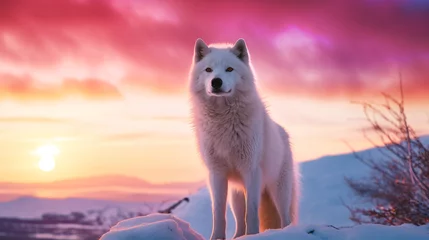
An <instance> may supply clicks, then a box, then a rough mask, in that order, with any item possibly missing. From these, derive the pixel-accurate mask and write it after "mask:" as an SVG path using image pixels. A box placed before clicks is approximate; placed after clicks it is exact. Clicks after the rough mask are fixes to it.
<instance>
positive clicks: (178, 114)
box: [0, 0, 429, 195]
mask: <svg viewBox="0 0 429 240" xmlns="http://www.w3.org/2000/svg"><path fill="white" fill-rule="evenodd" d="M422 2H423V1H417V0H415V1H414V0H410V1H402V0H392V1H367V0H357V1H343V0H328V1H274V0H268V1H223V0H222V1H197V0H190V1H155V0H137V1H116V0H86V1H81V0H63V1H57V0H40V1H26V0H3V1H0V146H1V149H2V150H1V151H0V165H1V167H0V183H1V182H7V183H9V182H12V183H15V182H19V183H23V184H24V183H25V184H30V185H31V184H35V185H37V184H39V183H46V182H53V181H62V180H64V179H81V178H87V177H92V176H117V175H121V176H122V175H127V176H132V177H138V178H140V179H144V180H146V181H148V182H151V183H159V184H164V183H168V182H197V181H201V180H203V179H204V177H205V175H206V172H205V169H204V168H203V165H202V163H201V160H200V157H199V155H198V151H197V148H196V142H195V139H194V135H193V131H192V125H191V120H190V118H189V116H190V115H189V112H190V108H189V95H188V77H187V75H188V72H189V68H190V65H191V62H192V55H193V48H194V43H195V40H196V39H197V38H202V39H203V40H204V41H205V42H206V43H214V42H235V41H236V40H237V39H238V38H244V39H245V40H246V43H247V45H248V48H249V51H250V55H251V61H252V65H253V68H254V69H255V71H256V76H257V85H258V88H259V91H260V93H261V95H262V97H263V99H264V101H265V102H266V104H267V106H268V108H269V113H270V114H271V115H272V117H273V119H274V120H275V121H277V122H278V123H279V124H281V125H282V126H284V127H285V129H286V130H287V131H288V132H289V133H290V136H291V141H292V144H293V151H294V157H295V158H296V159H297V161H307V160H312V159H315V158H318V157H320V156H324V155H331V154H338V153H344V152H349V151H350V147H349V146H353V148H355V149H364V148H367V147H370V146H371V144H370V143H369V142H368V141H367V140H366V139H365V138H364V137H363V134H362V129H364V128H365V127H367V126H368V125H367V122H366V121H365V119H364V117H365V116H364V113H363V111H362V108H361V107H360V106H359V105H356V104H352V103H351V102H352V101H383V99H382V98H381V97H380V96H381V95H380V93H381V92H387V93H390V94H392V95H394V96H396V97H397V96H399V89H398V75H399V72H401V74H402V77H403V81H404V91H405V97H406V99H405V101H406V111H407V114H408V115H409V121H410V123H411V124H412V125H413V126H414V127H415V128H416V130H417V132H418V133H419V134H428V133H429V131H428V130H429V123H428V119H429V107H428V106H429V67H428V66H429V28H428V27H427V23H428V22H429V8H428V6H429V5H428V4H424V3H422ZM228 9H229V10H228ZM47 143H48V144H47ZM33 151H36V157H35V156H34V155H31V154H29V153H31V152H33ZM60 151H61V154H59V153H60ZM41 170H42V171H41ZM47 172H49V173H47ZM103 179H104V178H103ZM109 179H110V178H109ZM103 181H105V182H108V181H107V180H106V179H104V180H103ZM113 182H114V181H113ZM99 185H100V186H104V185H105V183H104V182H103V183H100V184H99ZM6 186H9V185H6ZM40 186H41V185H37V187H34V186H33V185H31V187H29V188H25V189H24V188H23V189H24V190H22V191H21V190H19V191H20V192H19V193H20V194H21V193H24V194H33V195H37V194H41V193H42V192H43V193H45V191H46V189H41V188H40ZM59 189H60V188H59ZM0 190H1V189H0ZM4 191H5V192H7V191H11V190H10V189H6V190H4ZM14 191H15V190H14ZM16 191H18V190H16ZM67 191H69V189H68V190H67ZM0 194H1V192H0ZM64 195H66V194H64Z"/></svg>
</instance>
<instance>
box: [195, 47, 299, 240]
mask: <svg viewBox="0 0 429 240" xmlns="http://www.w3.org/2000/svg"><path fill="white" fill-rule="evenodd" d="M194 50H195V51H194V60H193V64H192V68H191V71H190V93H191V94H190V95H191V104H192V117H193V124H194V128H195V133H196V138H197V142H198V146H199V151H200V154H201V156H202V158H203V160H204V163H205V165H206V166H207V168H208V170H209V179H208V180H209V181H208V182H209V187H210V194H211V199H212V211H213V229H212V235H211V239H225V230H226V217H225V212H226V205H227V204H226V203H227V195H228V194H227V193H228V183H232V186H233V187H231V188H230V190H231V191H230V203H231V207H232V210H233V213H234V217H235V220H236V232H235V235H234V238H237V237H239V236H242V235H245V234H246V235H247V234H255V233H258V232H260V231H261V232H262V231H264V230H265V229H272V228H283V227H285V226H287V225H289V224H291V223H296V222H297V217H298V190H299V184H298V182H299V181H298V170H297V168H296V166H295V164H294V162H293V158H292V152H291V147H290V142H289V135H288V134H287V133H286V131H285V130H284V129H283V128H282V127H281V126H280V125H278V124H277V123H276V122H274V121H273V120H272V119H271V118H270V116H269V115H268V113H267V110H266V107H265V105H264V103H263V102H262V100H261V98H260V97H259V94H258V92H257V89H256V86H255V80H254V74H253V71H252V67H251V64H250V55H249V52H248V51H247V46H246V43H245V41H244V40H243V39H239V40H238V41H237V42H236V43H235V44H234V45H221V46H216V45H211V46H207V45H206V44H205V43H204V42H203V40H201V39H198V40H197V41H196V43H195V49H194ZM219 79H220V80H219Z"/></svg>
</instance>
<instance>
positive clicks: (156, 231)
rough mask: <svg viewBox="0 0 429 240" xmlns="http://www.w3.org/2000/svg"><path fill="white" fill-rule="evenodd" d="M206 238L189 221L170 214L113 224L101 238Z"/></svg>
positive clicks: (190, 239) (183, 239) (165, 239)
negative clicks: (190, 225)
mask: <svg viewBox="0 0 429 240" xmlns="http://www.w3.org/2000/svg"><path fill="white" fill-rule="evenodd" d="M143 239H151V240H169V239H171V240H204V238H203V237H202V236H201V235H200V234H198V233H197V232H195V231H194V230H192V229H191V228H190V227H189V223H187V222H185V221H183V220H181V219H178V218H176V217H174V216H173V215H170V214H158V213H157V214H151V215H148V216H144V217H136V218H130V219H127V220H124V221H121V222H119V223H118V224H116V225H115V226H113V227H112V228H111V229H110V231H109V232H107V233H105V234H104V235H103V236H102V237H101V238H100V240H143Z"/></svg>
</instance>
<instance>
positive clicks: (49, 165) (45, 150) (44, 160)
mask: <svg viewBox="0 0 429 240" xmlns="http://www.w3.org/2000/svg"><path fill="white" fill-rule="evenodd" d="M59 152H60V150H59V149H58V148H57V147H56V146H55V145H52V144H50V145H44V146H41V147H39V148H37V150H36V154H37V155H38V156H39V157H40V160H39V164H38V166H39V169H40V170H42V171H44V172H50V171H52V170H54V168H55V158H54V156H55V155H57V154H58V153H59Z"/></svg>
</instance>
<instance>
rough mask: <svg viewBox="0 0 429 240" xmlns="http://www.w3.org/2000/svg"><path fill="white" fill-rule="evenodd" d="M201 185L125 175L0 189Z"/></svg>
mask: <svg viewBox="0 0 429 240" xmlns="http://www.w3.org/2000/svg"><path fill="white" fill-rule="evenodd" d="M199 185H201V182H175V183H166V184H153V183H150V182H147V181H145V180H143V179H141V178H137V177H130V176H125V175H101V176H93V177H84V178H75V179H66V180H59V181H53V182H42V183H40V182H39V183H14V182H0V189H16V188H20V189H26V188H43V189H57V188H60V189H68V188H72V189H77V188H94V187H95V188H97V187H105V186H109V187H126V188H156V189H160V188H186V189H188V188H191V189H192V188H195V187H198V186H199Z"/></svg>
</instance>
